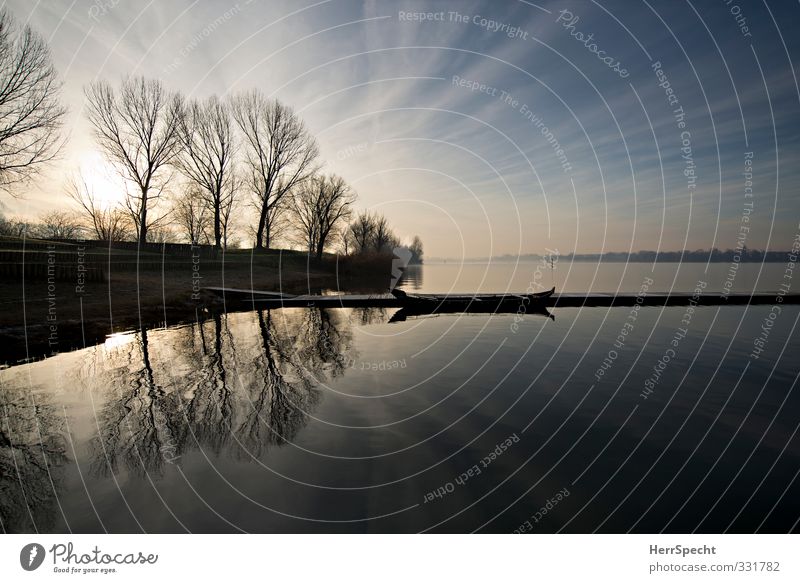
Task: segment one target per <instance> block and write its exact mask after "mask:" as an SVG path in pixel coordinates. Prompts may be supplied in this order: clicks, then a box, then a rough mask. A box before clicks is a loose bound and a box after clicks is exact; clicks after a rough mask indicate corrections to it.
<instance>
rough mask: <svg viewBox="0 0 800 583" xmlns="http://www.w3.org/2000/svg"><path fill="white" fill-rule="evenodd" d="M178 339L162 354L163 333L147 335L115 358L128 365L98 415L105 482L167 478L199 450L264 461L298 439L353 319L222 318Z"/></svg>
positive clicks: (97, 461) (320, 313)
mask: <svg viewBox="0 0 800 583" xmlns="http://www.w3.org/2000/svg"><path fill="white" fill-rule="evenodd" d="M171 332H172V333H171V334H169V342H168V344H167V343H165V342H163V338H159V342H160V344H159V348H160V350H159V353H158V355H157V356H156V355H152V354H151V351H150V349H149V345H150V342H151V340H150V337H151V336H154V335H163V333H159V332H152V331H147V330H144V329H142V330H140V331H139V332H137V333H136V338H135V341H134V342H130V343H128V344H127V345H126V348H127V351H125V352H124V353H123V354H120V353H119V352H118V353H116V354H112V355H110V356H109V358H110V359H112V360H114V359H117V360H119V359H124V361H125V364H124V365H120V364H117V365H111V366H107V367H106V368H107V369H108V370H111V371H113V372H112V376H111V378H110V379H108V381H109V386H111V387H113V388H112V390H111V392H112V393H113V398H109V399H107V400H106V402H105V404H104V406H103V407H102V408H101V409H100V410H99V413H98V416H97V418H98V426H99V433H98V435H96V436H95V439H94V443H93V448H92V449H93V452H94V460H93V468H94V469H95V471H96V472H97V473H98V474H101V475H108V474H109V473H117V472H119V471H120V470H121V469H123V468H124V469H125V470H127V471H131V472H135V473H137V474H142V473H148V474H150V473H155V474H160V473H162V472H163V471H164V469H165V464H175V465H180V463H181V458H182V457H183V456H184V455H186V454H187V453H188V452H189V451H191V450H193V449H202V450H204V451H206V452H208V453H213V454H215V455H216V454H219V453H220V452H222V451H224V450H226V451H227V450H230V451H231V452H232V453H233V454H234V455H236V456H239V457H245V458H246V457H254V458H258V457H261V456H262V455H263V454H264V452H265V451H266V450H267V449H268V448H269V447H270V446H273V445H280V444H283V443H285V442H286V441H288V440H291V439H293V438H294V436H295V435H296V434H297V432H298V431H299V430H300V428H301V427H302V426H303V425H304V423H305V421H306V418H307V415H308V413H309V412H310V411H312V410H313V408H314V407H315V405H316V404H317V402H318V399H319V394H318V393H319V390H318V385H319V383H321V382H325V381H326V380H327V379H331V378H334V377H336V376H339V375H341V374H342V372H343V371H344V369H345V366H346V363H347V358H346V356H345V352H346V351H347V350H348V349H349V346H350V344H351V342H352V332H351V330H350V322H349V320H348V319H347V318H343V317H340V316H339V315H337V314H335V313H332V312H329V311H326V310H322V309H302V310H282V311H281V312H280V313H279V314H278V313H277V312H276V313H273V312H271V311H268V310H267V311H259V312H253V313H249V314H235V315H230V316H224V315H219V314H218V315H215V316H213V317H212V318H210V319H209V320H207V321H205V322H202V323H199V324H197V325H193V326H185V327H182V328H178V329H175V330H172V331H171ZM162 347H163V349H162ZM154 360H157V361H158V362H155V363H154V362H153V361H154Z"/></svg>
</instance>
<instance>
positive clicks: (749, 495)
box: [0, 263, 800, 533]
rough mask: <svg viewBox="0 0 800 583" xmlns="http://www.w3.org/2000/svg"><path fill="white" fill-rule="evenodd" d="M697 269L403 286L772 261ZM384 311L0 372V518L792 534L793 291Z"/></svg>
mask: <svg viewBox="0 0 800 583" xmlns="http://www.w3.org/2000/svg"><path fill="white" fill-rule="evenodd" d="M705 268H706V266H705V265H703V264H682V265H678V264H658V265H656V266H655V269H653V268H652V266H651V265H649V264H628V265H625V264H607V265H603V266H602V267H601V268H600V269H598V267H597V265H594V264H589V263H574V264H572V265H566V264H556V265H555V269H554V270H553V269H551V268H550V266H546V265H544V264H540V263H521V264H518V265H514V264H511V263H492V264H486V263H483V264H480V263H473V264H457V263H439V264H429V265H425V266H423V267H415V268H413V269H412V270H410V271H409V272H408V274H407V277H406V280H405V281H404V282H403V284H402V285H403V287H404V288H405V289H408V290H421V291H429V292H445V291H460V292H466V291H505V290H509V291H524V290H525V289H526V288H528V287H532V288H535V289H538V288H539V287H543V288H549V287H551V286H552V285H555V286H556V287H557V288H558V289H559V290H560V291H587V290H589V291H597V292H600V291H602V292H613V291H615V290H619V291H627V292H638V291H640V289H641V286H642V283H643V281H645V280H647V279H649V280H652V282H653V283H652V284H651V285H650V287H649V289H650V290H651V291H666V290H674V291H691V290H693V289H694V288H695V286H696V285H697V282H698V281H703V282H707V289H721V288H722V286H723V285H725V284H726V281H728V285H731V287H732V289H733V290H735V291H750V290H754V289H755V290H759V291H774V290H776V289H777V287H778V285H779V284H780V283H781V282H782V278H783V276H784V269H785V266H784V265H782V264H768V265H765V266H763V267H761V266H759V265H753V264H743V265H741V266H740V267H739V269H738V271H737V272H736V275H735V277H734V278H733V279H732V280H729V278H730V276H729V273H728V266H727V265H720V264H714V265H711V266H710V267H709V268H708V270H707V271H706V269H705ZM394 311H395V310H379V309H336V310H319V309H282V310H270V311H251V312H237V313H228V314H220V315H211V314H209V315H208V316H207V317H206V318H205V319H202V320H200V321H198V322H196V323H193V324H181V325H175V326H168V327H166V328H163V327H162V328H158V329H142V330H133V331H130V332H128V333H120V334H114V335H111V336H109V337H108V338H107V340H106V342H105V343H104V344H101V345H98V346H92V347H88V348H85V349H83V350H78V351H74V352H70V353H63V354H59V355H57V356H54V357H51V358H47V359H45V360H41V361H37V362H32V363H28V364H23V365H19V366H13V367H10V368H6V369H5V370H2V371H0V405H1V406H2V412H1V413H0V422H1V423H2V425H0V520H1V521H2V524H1V526H2V529H3V531H5V532H59V533H67V532H74V533H79V532H106V531H107V532H186V531H191V532H237V531H245V532H417V531H430V532H471V531H481V532H515V531H516V532H573V533H576V532H595V531H597V532H629V531H631V532H660V531H664V532H695V531H696V532H755V531H758V532H787V531H795V530H797V528H798V524H797V522H795V521H796V517H797V516H798V515H799V514H800V482H798V480H797V476H798V472H800V445H799V444H798V439H797V431H798V427H800V424H799V423H798V421H800V418H798V415H797V411H798V410H800V395H798V390H797V389H796V381H797V376H798V373H799V372H800V361H798V359H797V357H796V355H797V352H798V349H800V342H799V341H798V339H797V335H796V334H795V333H794V330H795V326H796V324H797V320H798V317H800V308H798V307H795V306H777V307H773V306H769V305H766V306H755V307H732V306H719V307H705V308H696V309H691V310H690V309H689V308H687V307H671V308H642V309H640V310H635V309H632V308H609V309H606V308H584V309H577V308H574V309H573V308H561V309H556V310H553V311H552V314H553V316H554V319H550V318H547V317H544V316H541V315H536V314H529V315H525V316H524V317H521V320H520V321H518V322H517V324H518V325H517V326H516V327H515V326H512V324H513V323H515V318H520V317H519V316H515V315H513V314H505V315H495V316H488V315H476V314H472V315H442V316H432V317H419V318H410V319H408V320H406V321H404V322H394V323H391V324H389V323H388V320H389V318H390V317H391V316H392V313H393V312H394ZM756 348H758V350H755V349H756Z"/></svg>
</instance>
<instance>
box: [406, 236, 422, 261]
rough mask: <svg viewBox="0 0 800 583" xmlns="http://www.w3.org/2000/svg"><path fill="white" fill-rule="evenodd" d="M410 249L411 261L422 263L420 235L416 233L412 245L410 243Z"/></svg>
mask: <svg viewBox="0 0 800 583" xmlns="http://www.w3.org/2000/svg"><path fill="white" fill-rule="evenodd" d="M408 249H409V250H410V251H411V263H412V264H421V263H422V254H423V251H422V239H420V238H419V235H414V240H413V241H411V245H409V247H408Z"/></svg>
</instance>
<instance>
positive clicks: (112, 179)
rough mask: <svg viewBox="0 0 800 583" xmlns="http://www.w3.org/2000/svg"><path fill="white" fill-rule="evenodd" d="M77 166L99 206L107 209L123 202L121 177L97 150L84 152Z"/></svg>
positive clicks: (123, 190) (123, 194) (123, 189)
mask: <svg viewBox="0 0 800 583" xmlns="http://www.w3.org/2000/svg"><path fill="white" fill-rule="evenodd" d="M79 168H80V173H81V176H82V178H83V180H84V181H85V182H86V185H87V187H88V188H89V190H90V192H92V193H93V195H94V197H95V200H96V201H97V204H98V205H99V206H100V208H102V209H103V210H107V209H109V208H113V207H116V206H119V205H121V204H123V202H124V201H125V187H124V183H123V180H122V177H121V176H120V175H119V173H118V172H117V171H116V170H115V169H114V167H113V166H112V165H111V164H109V163H108V162H107V161H106V160H105V159H104V158H103V156H102V155H101V154H100V153H99V152H96V151H88V152H86V153H84V154H83V155H82V156H81V158H80V162H79Z"/></svg>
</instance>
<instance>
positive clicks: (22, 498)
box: [0, 386, 68, 532]
mask: <svg viewBox="0 0 800 583" xmlns="http://www.w3.org/2000/svg"><path fill="white" fill-rule="evenodd" d="M64 435H65V431H64V414H63V410H62V409H61V407H58V406H56V404H55V403H54V402H53V399H52V397H51V396H50V395H48V394H46V393H43V392H40V391H33V390H32V388H31V387H28V386H24V387H20V388H12V387H8V386H2V387H0V529H2V531H3V532H46V531H49V530H51V529H52V527H53V525H54V523H55V520H56V516H57V513H58V508H57V507H58V492H59V491H60V490H61V484H62V481H63V472H64V465H65V464H66V462H67V461H68V458H67V454H66V447H67V444H66V440H65V438H64Z"/></svg>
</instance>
